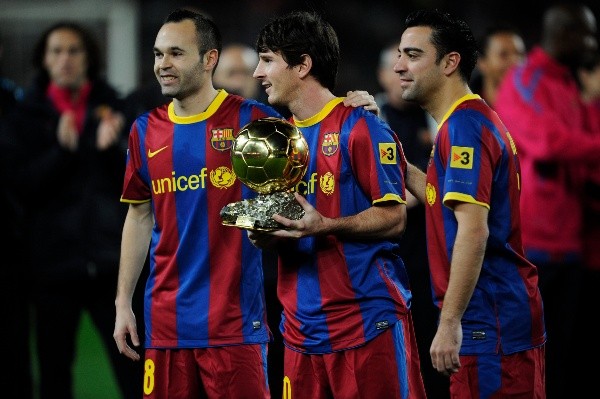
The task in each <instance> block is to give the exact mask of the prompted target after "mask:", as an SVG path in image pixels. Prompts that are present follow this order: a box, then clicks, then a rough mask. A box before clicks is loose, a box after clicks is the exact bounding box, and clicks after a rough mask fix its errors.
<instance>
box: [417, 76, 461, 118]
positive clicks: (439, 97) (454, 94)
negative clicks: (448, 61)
mask: <svg viewBox="0 0 600 399" xmlns="http://www.w3.org/2000/svg"><path fill="white" fill-rule="evenodd" d="M467 94H472V92H471V89H470V88H469V86H468V85H467V84H466V83H464V82H462V81H461V82H460V84H459V83H458V82H456V83H454V84H447V85H445V86H443V87H442V88H440V89H439V90H437V91H436V92H435V94H434V95H433V96H431V99H430V101H428V102H427V103H425V104H423V108H424V109H425V110H426V111H427V112H429V114H430V115H431V116H432V117H433V119H435V121H436V122H437V123H438V124H439V123H441V122H442V119H443V118H444V116H445V115H446V113H447V112H448V111H449V110H450V108H451V107H452V105H453V104H454V103H455V102H456V101H458V100H459V99H461V98H462V97H464V96H465V95H467Z"/></svg>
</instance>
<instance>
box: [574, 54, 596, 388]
mask: <svg viewBox="0 0 600 399" xmlns="http://www.w3.org/2000/svg"><path fill="white" fill-rule="evenodd" d="M577 81H578V83H579V89H580V92H581V98H582V100H583V102H584V104H585V106H586V110H587V112H589V114H590V120H591V122H590V123H591V129H590V134H592V135H594V136H595V137H600V53H599V52H596V53H595V54H594V55H593V56H591V57H590V58H589V59H588V60H586V61H585V62H584V63H583V65H582V66H581V67H580V68H578V69H577ZM582 236H583V237H582V240H583V265H584V267H583V278H582V287H581V290H580V293H581V298H580V301H579V306H578V307H577V311H576V316H575V326H574V329H575V331H585V329H588V328H589V323H590V320H591V318H593V317H595V315H596V314H597V312H598V307H597V297H598V295H597V291H598V287H600V245H598V244H599V243H600V162H596V163H592V164H590V165H588V167H587V173H586V178H585V181H584V186H583V234H582ZM575 342H576V345H579V347H578V348H577V350H576V351H575V356H576V362H577V364H585V363H584V362H585V361H588V360H589V359H590V358H592V359H596V358H598V357H600V348H599V347H598V346H597V345H589V343H587V344H586V342H585V340H575ZM578 376H579V384H578V386H577V389H578V391H577V392H578V393H579V394H584V393H586V392H590V389H594V387H595V386H596V372H595V371H594V370H589V369H588V368H587V367H581V368H579V371H578Z"/></svg>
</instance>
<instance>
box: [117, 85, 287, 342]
mask: <svg viewBox="0 0 600 399" xmlns="http://www.w3.org/2000/svg"><path fill="white" fill-rule="evenodd" d="M265 116H276V117H281V116H279V114H278V113H277V112H276V111H275V110H273V109H272V108H270V107H267V106H266V105H263V104H261V103H259V102H256V101H254V100H244V99H242V98H241V97H238V96H235V95H230V94H227V93H226V92H225V91H219V93H218V95H217V97H216V98H215V100H214V101H213V102H212V103H211V105H210V106H209V107H208V108H207V110H206V111H205V112H202V113H201V114H199V115H195V116H190V117H178V116H176V115H175V113H174V111H173V103H171V104H168V105H164V106H161V107H158V108H155V109H154V110H152V111H150V112H147V113H145V114H144V115H141V116H140V117H139V118H137V119H136V121H135V123H134V124H133V126H132V129H131V132H130V136H129V150H128V156H127V168H126V173H125V179H124V184H123V193H122V197H121V201H123V202H129V203H140V202H145V201H150V202H151V203H152V210H153V213H154V220H155V222H154V227H153V231H152V239H151V244H150V257H149V263H150V274H149V278H148V280H147V282H146V289H145V299H144V307H145V313H144V316H145V323H146V326H145V327H146V347H147V348H204V347H209V346H220V345H237V344H246V343H259V342H267V341H268V340H269V330H268V326H267V323H266V313H265V303H264V292H263V276H262V265H261V253H260V251H259V250H258V249H256V248H255V247H253V246H252V245H251V244H250V241H249V240H248V239H247V237H246V233H245V232H244V231H243V230H241V229H237V228H232V227H226V226H223V225H222V224H221V219H220V214H219V212H220V210H221V208H223V206H225V205H226V204H228V203H231V202H236V201H240V200H242V199H243V198H248V197H251V196H253V195H254V193H253V192H252V191H251V190H250V189H248V188H247V187H246V186H244V185H242V184H241V183H240V181H239V180H238V179H236V177H235V175H234V173H233V171H232V167H231V157H230V148H231V145H232V143H233V138H234V134H235V133H237V132H238V131H239V129H240V128H241V127H242V126H244V125H245V124H246V123H248V122H250V121H252V120H255V119H258V118H262V117H265Z"/></svg>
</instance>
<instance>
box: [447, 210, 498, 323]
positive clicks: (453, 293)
mask: <svg viewBox="0 0 600 399" xmlns="http://www.w3.org/2000/svg"><path fill="white" fill-rule="evenodd" d="M468 206H470V207H471V209H477V208H473V207H479V205H473V204H469V205H468ZM480 208H483V207H480ZM480 210H483V209H480ZM480 214H481V218H480V219H475V218H473V217H472V216H471V215H470V216H469V218H468V219H467V218H464V217H463V218H462V219H459V227H458V231H457V234H456V239H455V241H454V248H453V250H452V260H451V266H450V278H449V281H448V288H447V290H446V294H445V296H444V303H443V306H442V311H441V313H440V322H443V321H454V322H459V321H460V319H461V318H462V316H463V314H464V312H465V310H466V309H467V306H468V304H469V301H470V300H471V297H472V296H473V292H474V291H475V286H476V285H477V281H478V279H479V275H480V273H481V268H482V265H483V258H484V255H485V248H486V244H487V238H488V235H489V232H488V228H487V223H486V222H485V220H486V219H483V218H484V217H485V216H484V215H486V216H487V211H483V212H481V213H480Z"/></svg>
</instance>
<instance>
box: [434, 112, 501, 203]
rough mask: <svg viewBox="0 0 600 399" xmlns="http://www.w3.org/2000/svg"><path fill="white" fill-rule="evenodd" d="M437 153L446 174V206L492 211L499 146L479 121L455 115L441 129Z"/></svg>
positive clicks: (444, 185) (464, 113) (442, 183)
mask: <svg viewBox="0 0 600 399" xmlns="http://www.w3.org/2000/svg"><path fill="white" fill-rule="evenodd" d="M440 133H441V134H440V137H439V138H440V140H439V143H438V146H437V149H436V151H439V156H440V160H441V161H442V164H443V165H444V168H445V170H446V172H445V175H444V181H443V182H441V188H442V198H443V203H444V205H446V206H448V207H449V208H453V207H454V205H455V204H456V202H467V203H473V204H479V205H482V206H485V207H486V208H488V209H489V208H490V196H491V187H492V172H491V171H492V170H493V164H494V163H495V160H494V158H496V157H497V155H496V153H497V151H496V150H495V149H494V147H495V146H497V144H496V143H495V141H494V140H486V139H485V137H488V138H490V132H489V130H488V128H487V127H485V126H484V124H482V123H481V121H480V120H478V119H476V118H474V117H471V116H470V115H469V113H468V112H465V111H463V112H455V114H454V115H453V116H451V117H450V118H449V119H448V121H447V122H446V124H445V126H443V127H442V130H441V132H440Z"/></svg>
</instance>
